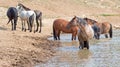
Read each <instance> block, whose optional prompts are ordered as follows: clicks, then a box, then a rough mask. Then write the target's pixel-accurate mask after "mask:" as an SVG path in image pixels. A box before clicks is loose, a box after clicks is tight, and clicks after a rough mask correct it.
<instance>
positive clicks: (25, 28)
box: [24, 21, 26, 32]
mask: <svg viewBox="0 0 120 67" xmlns="http://www.w3.org/2000/svg"><path fill="white" fill-rule="evenodd" d="M24 31H25V32H26V22H25V21H24Z"/></svg>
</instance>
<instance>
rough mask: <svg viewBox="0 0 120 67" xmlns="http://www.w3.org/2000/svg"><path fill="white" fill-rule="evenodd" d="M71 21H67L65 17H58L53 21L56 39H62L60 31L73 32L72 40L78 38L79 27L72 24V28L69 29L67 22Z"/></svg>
mask: <svg viewBox="0 0 120 67" xmlns="http://www.w3.org/2000/svg"><path fill="white" fill-rule="evenodd" d="M68 23H69V21H66V20H64V19H56V20H55V21H54V22H53V36H54V40H60V32H61V31H62V32H64V33H72V40H76V35H77V33H78V27H77V26H72V27H70V29H67V27H66V26H67V24H68Z"/></svg>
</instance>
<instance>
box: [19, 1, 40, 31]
mask: <svg viewBox="0 0 120 67" xmlns="http://www.w3.org/2000/svg"><path fill="white" fill-rule="evenodd" d="M18 6H22V7H24V9H25V10H26V11H29V10H31V9H29V8H27V7H25V6H24V5H23V4H21V3H19V4H18ZM34 12H35V13H36V23H37V29H36V32H37V31H38V28H39V27H40V29H39V33H40V32H41V28H42V12H41V11H39V10H34ZM38 20H39V21H38ZM28 29H29V26H28Z"/></svg>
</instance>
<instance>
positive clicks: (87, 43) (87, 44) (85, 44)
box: [84, 40, 89, 49]
mask: <svg viewBox="0 0 120 67" xmlns="http://www.w3.org/2000/svg"><path fill="white" fill-rule="evenodd" d="M84 47H86V48H87V49H89V41H88V40H87V41H84Z"/></svg>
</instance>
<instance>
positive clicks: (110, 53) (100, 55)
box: [35, 30, 120, 67]
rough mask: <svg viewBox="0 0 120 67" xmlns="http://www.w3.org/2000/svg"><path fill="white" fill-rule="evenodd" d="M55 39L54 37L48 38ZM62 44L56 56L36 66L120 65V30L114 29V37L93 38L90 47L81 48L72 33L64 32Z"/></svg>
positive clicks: (90, 66)
mask: <svg viewBox="0 0 120 67" xmlns="http://www.w3.org/2000/svg"><path fill="white" fill-rule="evenodd" d="M48 39H49V40H53V37H51V38H48ZM60 42H62V44H61V45H62V46H61V47H59V48H57V49H56V50H57V51H58V52H57V54H56V56H55V57H53V58H51V60H49V61H48V62H47V63H45V64H39V65H36V66H35V67H120V31H119V30H114V32H113V38H112V39H110V38H108V39H106V38H104V35H101V39H100V40H95V39H93V40H91V41H90V49H89V50H87V49H83V50H82V49H79V48H78V46H79V43H78V40H77V41H71V35H70V34H62V35H61V40H60Z"/></svg>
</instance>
